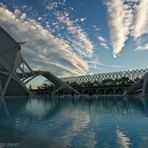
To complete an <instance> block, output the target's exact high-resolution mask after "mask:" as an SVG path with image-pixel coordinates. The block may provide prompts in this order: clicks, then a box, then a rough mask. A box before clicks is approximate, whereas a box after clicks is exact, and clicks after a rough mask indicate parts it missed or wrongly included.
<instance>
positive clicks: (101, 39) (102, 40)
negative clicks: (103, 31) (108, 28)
mask: <svg viewBox="0 0 148 148" xmlns="http://www.w3.org/2000/svg"><path fill="white" fill-rule="evenodd" d="M98 40H99V43H100V45H101V46H102V47H104V48H105V49H109V46H108V45H107V41H106V39H105V38H104V37H102V36H99V37H98Z"/></svg>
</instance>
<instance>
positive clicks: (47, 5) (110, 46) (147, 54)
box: [0, 0, 148, 77]
mask: <svg viewBox="0 0 148 148" xmlns="http://www.w3.org/2000/svg"><path fill="white" fill-rule="evenodd" d="M0 25H1V26H2V27H3V28H4V29H5V30H6V31H7V32H8V33H9V34H10V35H11V36H12V37H13V38H15V40H16V41H18V42H26V43H25V44H24V45H22V50H21V52H22V55H23V56H24V57H25V59H26V61H27V62H28V64H29V65H30V66H31V67H32V68H33V69H35V70H45V71H50V72H52V73H54V74H56V75H57V76H59V77H69V76H77V75H87V74H96V73H105V72H114V71H123V70H130V69H141V68H147V67H148V0H0Z"/></svg>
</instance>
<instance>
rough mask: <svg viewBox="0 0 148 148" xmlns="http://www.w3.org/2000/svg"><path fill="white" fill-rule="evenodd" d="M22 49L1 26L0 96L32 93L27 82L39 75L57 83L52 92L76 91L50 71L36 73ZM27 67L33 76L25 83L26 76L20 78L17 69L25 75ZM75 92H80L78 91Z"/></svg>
mask: <svg viewBox="0 0 148 148" xmlns="http://www.w3.org/2000/svg"><path fill="white" fill-rule="evenodd" d="M20 50H21V46H20V43H18V42H16V41H15V40H14V39H13V38H12V37H11V36H10V35H9V34H8V33H7V32H6V31H5V30H4V29H3V28H2V27H0V96H2V97H3V96H26V95H29V94H31V93H30V91H29V90H28V89H27V87H26V85H25V84H27V83H28V82H29V81H30V80H32V79H33V78H35V77H36V76H38V75H43V76H44V77H46V78H47V79H48V80H49V81H52V82H53V83H54V84H55V86H56V88H57V89H56V90H54V92H53V93H52V94H55V93H56V92H57V91H60V90H61V89H62V90H64V89H65V90H69V91H75V90H73V88H71V87H70V86H69V85H68V84H66V83H65V82H62V81H61V80H60V79H59V78H57V77H56V76H55V75H53V74H52V73H50V72H38V73H35V72H34V71H33V70H32V69H31V68H30V66H29V65H28V64H27V62H26V61H25V60H24V58H23V57H22V55H21V52H20ZM24 67H25V68H24ZM26 68H27V69H28V71H29V73H30V76H31V78H30V79H29V80H27V81H26V83H24V81H23V80H25V77H24V79H20V78H19V77H18V74H17V72H16V71H17V70H18V69H19V71H21V75H22V76H25V75H26V72H25V70H26ZM75 92H76V93H78V92H77V91H75Z"/></svg>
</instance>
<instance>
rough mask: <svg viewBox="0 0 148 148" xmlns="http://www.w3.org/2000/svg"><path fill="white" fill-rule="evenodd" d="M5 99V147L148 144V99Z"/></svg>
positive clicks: (132, 147) (1, 127)
mask: <svg viewBox="0 0 148 148" xmlns="http://www.w3.org/2000/svg"><path fill="white" fill-rule="evenodd" d="M0 101H1V102H0V146H1V147H2V146H5V147H6V146H10V145H11V146H13V147H22V148H40V147H42V148H147V147H148V98H136V97H129V98H126V97H101V96H92V97H87V96H81V97H70V96H66V97H60V98H58V97H53V98H41V97H40V98H37V97H35V98H9V99H8V98H7V99H5V100H2V99H1V100H0ZM8 144H9V145H8Z"/></svg>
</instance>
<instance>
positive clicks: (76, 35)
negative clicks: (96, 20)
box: [55, 12, 94, 57]
mask: <svg viewBox="0 0 148 148" xmlns="http://www.w3.org/2000/svg"><path fill="white" fill-rule="evenodd" d="M55 16H56V17H57V19H58V21H59V23H60V26H65V28H63V29H65V32H64V34H66V36H65V38H66V41H67V42H68V43H69V44H70V45H71V46H72V48H73V49H74V52H76V53H77V54H79V55H80V56H85V57H91V56H92V55H93V48H94V45H93V43H92V41H91V40H90V39H89V37H88V35H87V33H86V32H85V31H84V30H83V29H82V28H81V27H80V26H78V25H76V24H75V22H74V21H72V20H71V19H70V16H69V13H67V12H64V13H60V12H56V13H55Z"/></svg>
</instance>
